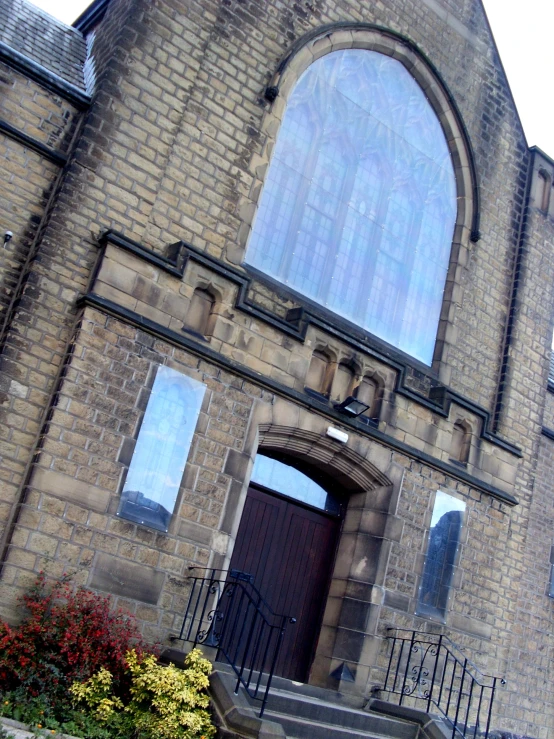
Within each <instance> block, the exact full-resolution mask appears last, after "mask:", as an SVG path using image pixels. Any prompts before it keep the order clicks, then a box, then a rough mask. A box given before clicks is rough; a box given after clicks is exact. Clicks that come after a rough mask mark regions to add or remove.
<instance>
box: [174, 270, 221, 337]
mask: <svg viewBox="0 0 554 739" xmlns="http://www.w3.org/2000/svg"><path fill="white" fill-rule="evenodd" d="M203 299H204V300H203ZM221 300H222V296H221V293H220V291H219V290H218V289H217V288H215V287H214V286H213V285H212V284H211V283H210V282H207V281H205V280H199V281H198V282H197V283H196V285H195V287H194V291H193V293H192V296H191V299H190V303H189V311H192V312H193V315H192V316H191V318H190V319H189V315H188V312H187V316H185V323H184V326H183V328H184V329H187V330H189V331H194V332H195V333H198V334H201V335H202V336H204V337H206V338H209V337H210V336H211V335H212V333H213V330H214V326H215V322H216V320H217V307H218V305H219V304H220V303H221ZM195 301H196V303H195ZM203 303H205V305H204V304H203ZM208 303H209V304H210V305H209V306H208Z"/></svg>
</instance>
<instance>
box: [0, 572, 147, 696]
mask: <svg viewBox="0 0 554 739" xmlns="http://www.w3.org/2000/svg"><path fill="white" fill-rule="evenodd" d="M21 603H22V605H23V606H24V607H25V609H26V611H27V616H26V617H25V618H24V620H23V621H22V622H21V624H20V625H19V626H16V627H11V626H9V625H8V624H5V623H1V622H0V691H2V692H5V691H8V690H14V689H16V688H20V687H22V688H25V689H26V690H28V691H29V692H30V694H31V695H39V694H40V695H44V696H45V697H46V696H48V697H49V698H54V697H55V696H56V695H65V694H66V690H67V687H68V686H69V685H70V684H71V683H73V682H74V681H75V680H86V679H88V678H89V677H91V675H93V674H94V673H96V672H97V671H98V670H99V669H100V667H105V668H106V669H107V670H109V671H110V672H111V673H112V675H113V677H114V687H116V686H117V687H119V689H120V690H122V691H125V688H126V685H125V677H124V674H125V668H126V662H125V654H126V652H127V650H129V649H131V648H134V649H135V650H136V651H137V653H138V654H139V655H141V654H142V653H143V652H144V651H145V644H144V643H143V642H142V640H141V638H140V633H139V631H138V628H137V625H136V622H135V620H134V618H133V617H132V616H131V615H130V614H126V613H124V612H123V611H121V610H119V611H112V610H111V609H110V599H109V597H103V596H101V595H97V594H95V593H92V592H91V591H89V590H85V589H84V588H79V589H78V590H75V591H74V590H73V589H72V587H71V585H70V583H69V582H67V581H62V582H58V583H56V584H55V585H53V586H49V585H48V584H47V583H46V578H45V577H44V575H42V574H41V575H40V576H39V578H38V580H37V582H36V583H35V585H34V586H33V587H32V588H31V590H30V591H29V592H28V593H27V594H26V595H24V596H23V597H22V599H21ZM117 687H116V689H117Z"/></svg>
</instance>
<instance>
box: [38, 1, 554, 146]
mask: <svg viewBox="0 0 554 739" xmlns="http://www.w3.org/2000/svg"><path fill="white" fill-rule="evenodd" d="M34 2H35V4H36V5H39V6H40V7H41V8H44V9H45V10H47V11H48V12H49V13H51V14H52V15H55V16H56V17H57V18H60V19H61V20H63V21H65V22H66V23H72V22H73V21H74V20H75V18H77V16H78V15H79V14H80V13H82V11H83V10H84V9H85V8H86V7H87V6H88V5H89V0H34ZM484 2H485V8H486V11H487V14H488V17H489V21H490V24H491V27H492V30H493V33H494V36H495V39H496V42H497V44H498V48H499V50H500V56H501V58H502V61H503V63H504V67H505V69H506V74H507V75H508V80H509V82H510V86H511V88H512V92H513V95H514V98H515V101H516V105H517V108H518V110H519V114H520V116H521V120H522V123H523V128H524V130H525V135H526V136H527V143H528V144H529V146H533V145H537V146H539V147H540V148H541V149H542V150H543V151H545V152H546V153H547V154H549V155H550V156H551V157H553V158H554V125H553V123H552V120H553V118H554V95H553V94H552V89H551V87H550V80H551V79H552V68H553V66H554V65H553V62H552V54H551V48H552V40H551V36H552V28H553V25H554V3H552V1H551V0H526V2H525V4H524V5H521V3H520V2H518V1H517V0H484Z"/></svg>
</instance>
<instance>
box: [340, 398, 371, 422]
mask: <svg viewBox="0 0 554 739" xmlns="http://www.w3.org/2000/svg"><path fill="white" fill-rule="evenodd" d="M335 409H336V410H337V411H338V412H339V413H344V414H345V415H346V416H352V417H353V418H356V417H357V416H361V415H362V413H365V412H366V411H367V410H369V406H368V405H367V403H362V401H361V400H358V399H357V398H355V397H354V396H353V395H349V396H348V398H346V400H343V401H342V403H335Z"/></svg>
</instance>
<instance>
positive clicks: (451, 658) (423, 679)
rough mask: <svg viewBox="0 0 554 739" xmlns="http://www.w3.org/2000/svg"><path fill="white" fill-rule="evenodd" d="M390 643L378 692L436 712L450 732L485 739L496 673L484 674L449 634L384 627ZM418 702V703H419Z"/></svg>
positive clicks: (494, 689) (487, 731)
mask: <svg viewBox="0 0 554 739" xmlns="http://www.w3.org/2000/svg"><path fill="white" fill-rule="evenodd" d="M388 631H389V632H390V634H389V636H388V639H389V640H390V644H391V651H390V657H389V664H388V668H387V673H386V679H385V685H384V687H383V688H382V690H384V691H387V692H388V693H391V694H394V695H399V696H400V699H399V705H402V703H403V702H404V703H406V702H407V699H409V698H412V699H415V700H418V701H424V702H425V703H426V709H425V710H426V711H427V712H430V711H432V709H433V707H434V708H435V709H437V710H438V711H439V713H440V714H441V715H442V717H443V718H444V719H445V720H446V722H447V724H448V727H449V729H450V730H451V731H452V734H451V736H452V739H454V737H455V736H456V735H459V736H462V737H464V738H466V739H469V738H471V739H477V737H483V739H487V737H488V735H489V730H490V724H491V716H492V707H493V702H494V696H495V692H496V689H497V686H498V685H505V680H504V679H503V678H499V677H492V676H490V675H484V674H483V673H482V672H481V671H480V670H479V669H478V668H477V667H476V666H475V665H474V664H473V663H472V662H470V661H469V660H468V659H467V657H465V656H464V655H463V654H462V652H461V651H460V649H459V648H458V647H457V646H456V645H455V644H454V643H453V642H452V641H450V639H448V637H446V636H443V635H442V634H427V633H425V632H422V631H409V630H408V629H395V628H391V629H388ZM418 705H421V703H420V704H418Z"/></svg>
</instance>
